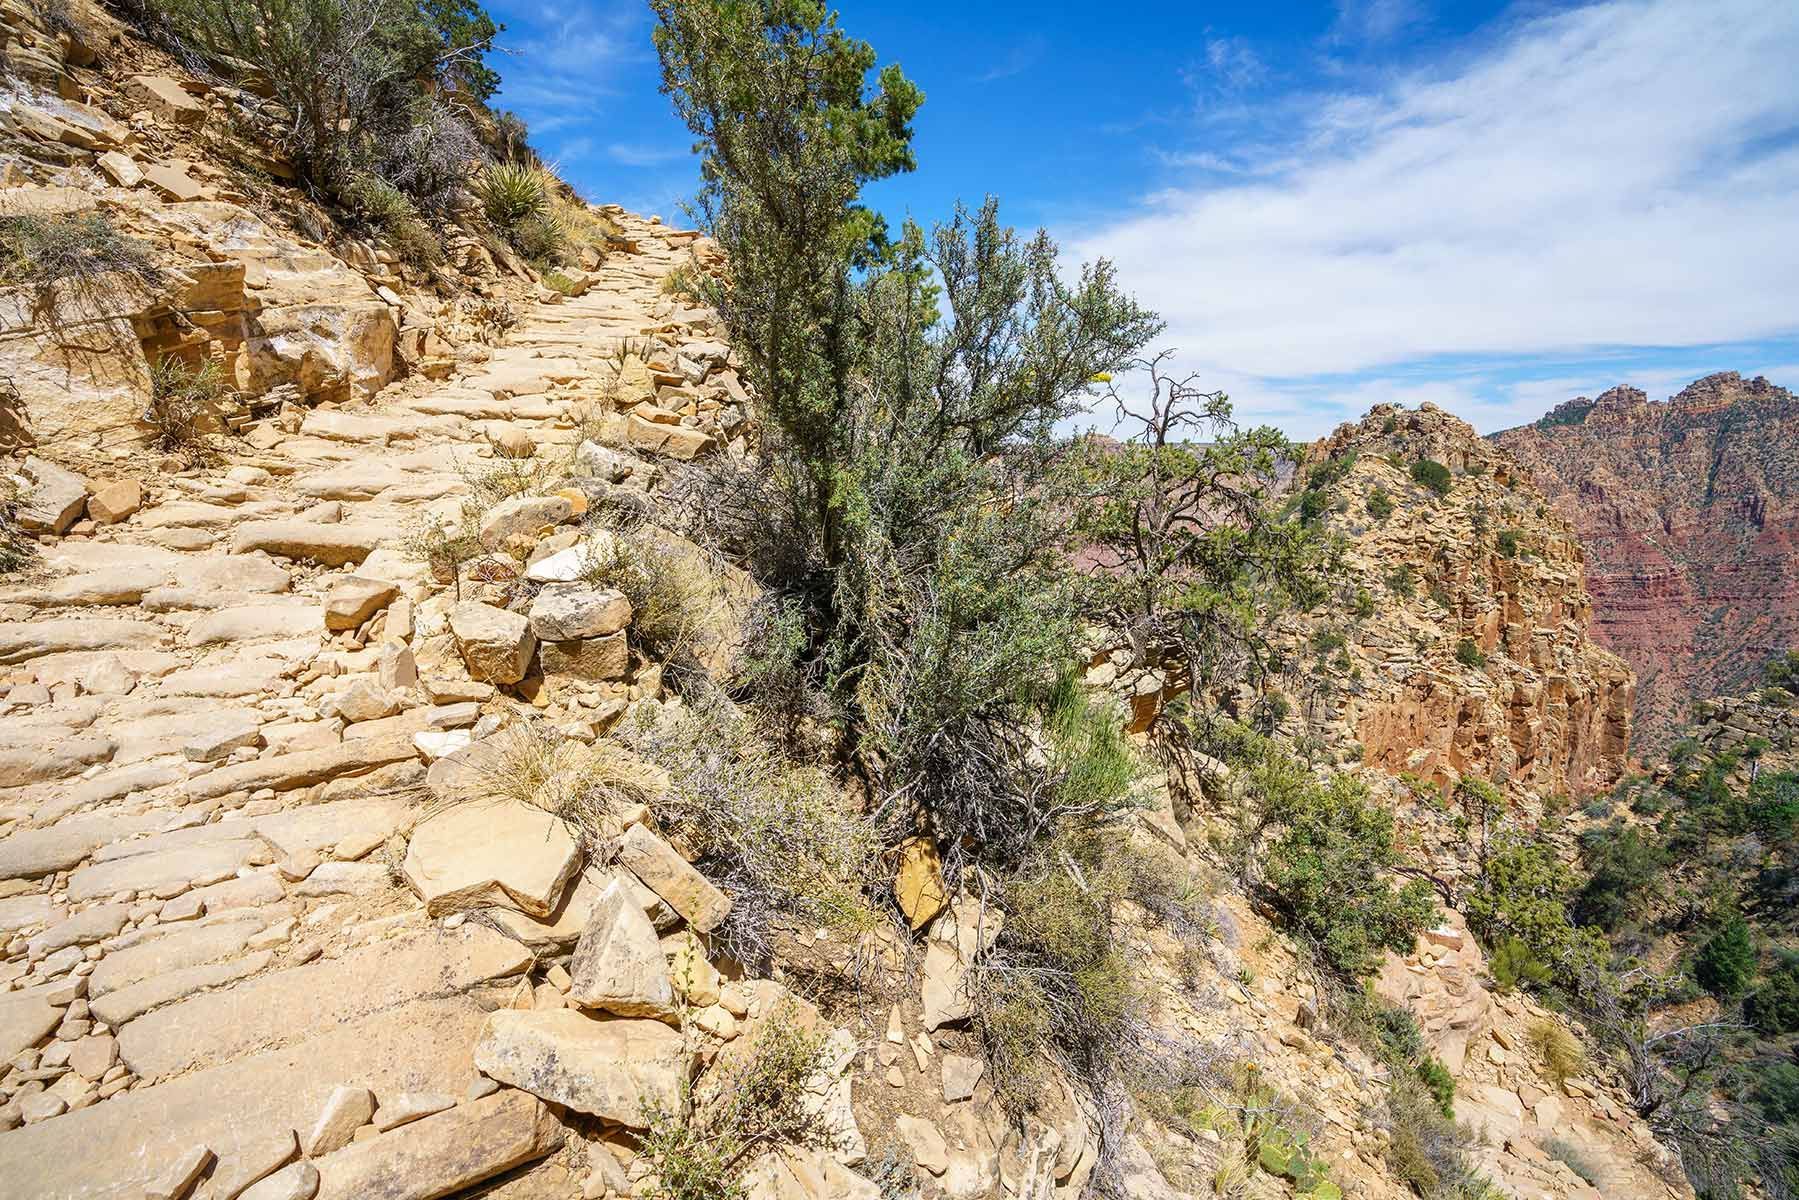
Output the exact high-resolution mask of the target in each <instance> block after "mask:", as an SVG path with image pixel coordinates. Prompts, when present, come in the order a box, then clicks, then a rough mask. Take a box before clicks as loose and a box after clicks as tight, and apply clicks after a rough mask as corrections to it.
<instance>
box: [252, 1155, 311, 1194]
mask: <svg viewBox="0 0 1799 1200" xmlns="http://www.w3.org/2000/svg"><path fill="white" fill-rule="evenodd" d="M318 1193H319V1169H318V1168H317V1167H315V1166H313V1165H312V1164H311V1163H309V1162H297V1163H291V1164H289V1165H288V1166H285V1167H282V1168H281V1169H280V1170H279V1171H276V1172H275V1173H274V1174H273V1175H270V1176H269V1177H268V1178H267V1179H264V1180H261V1181H260V1182H258V1183H256V1184H253V1185H252V1186H251V1187H250V1189H249V1190H248V1191H246V1192H244V1193H243V1195H242V1196H241V1198H240V1200H313V1197H315V1196H317V1195H318Z"/></svg>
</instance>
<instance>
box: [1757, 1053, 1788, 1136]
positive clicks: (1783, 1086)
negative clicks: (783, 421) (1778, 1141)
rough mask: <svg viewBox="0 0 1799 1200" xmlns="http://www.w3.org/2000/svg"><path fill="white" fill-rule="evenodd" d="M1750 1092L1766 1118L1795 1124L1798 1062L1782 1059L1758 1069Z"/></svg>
mask: <svg viewBox="0 0 1799 1200" xmlns="http://www.w3.org/2000/svg"><path fill="white" fill-rule="evenodd" d="M1750 1095H1751V1096H1752V1097H1753V1098H1754V1100H1755V1103H1756V1106H1757V1107H1758V1108H1760V1109H1761V1111H1762V1115H1763V1116H1764V1117H1766V1118H1767V1119H1768V1120H1769V1121H1771V1122H1773V1123H1774V1124H1776V1125H1799V1065H1796V1064H1794V1063H1790V1062H1783V1063H1774V1064H1772V1065H1770V1066H1767V1067H1763V1068H1760V1069H1758V1070H1757V1071H1756V1073H1755V1083H1754V1085H1753V1087H1752V1089H1751V1091H1750Z"/></svg>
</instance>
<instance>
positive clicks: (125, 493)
mask: <svg viewBox="0 0 1799 1200" xmlns="http://www.w3.org/2000/svg"><path fill="white" fill-rule="evenodd" d="M143 506H144V487H143V485H142V484H140V483H139V482H138V481H137V480H135V479H121V480H118V481H117V482H114V483H109V484H106V485H105V486H104V487H102V488H100V489H99V490H98V491H96V492H95V493H94V494H93V495H91V496H89V497H88V498H87V515H88V516H89V517H91V518H93V521H94V524H96V525H116V524H118V523H119V522H120V521H123V520H124V519H125V518H126V517H129V516H130V515H131V514H133V513H135V512H136V511H137V510H138V509H140V508H142V507H143Z"/></svg>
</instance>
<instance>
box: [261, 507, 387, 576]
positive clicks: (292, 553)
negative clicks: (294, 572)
mask: <svg viewBox="0 0 1799 1200" xmlns="http://www.w3.org/2000/svg"><path fill="white" fill-rule="evenodd" d="M391 532H392V531H391V530H390V529H389V528H388V527H387V526H385V525H378V524H373V523H369V524H356V523H353V522H347V521H339V522H335V523H331V524H326V523H324V522H320V521H301V520H293V519H288V518H283V519H279V520H272V521H246V522H244V523H243V524H242V525H239V526H238V527H237V528H236V529H235V530H233V531H232V534H231V552H232V553H233V554H248V553H249V552H250V551H252V550H264V551H267V552H268V553H269V554H273V555H276V556H277V557H280V558H292V559H300V560H304V561H307V562H315V563H319V564H320V565H322V566H327V567H341V566H343V565H345V564H346V563H359V562H361V561H362V560H363V559H365V558H367V557H368V556H369V555H370V554H371V553H373V552H374V549H375V544H376V543H377V542H379V541H380V540H381V539H382V538H383V537H385V536H387V535H388V534H389V533H391Z"/></svg>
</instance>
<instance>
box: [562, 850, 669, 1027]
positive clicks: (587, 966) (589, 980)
mask: <svg viewBox="0 0 1799 1200" xmlns="http://www.w3.org/2000/svg"><path fill="white" fill-rule="evenodd" d="M570 965H571V972H570V973H571V975H572V981H571V986H570V987H569V989H568V992H569V996H570V998H572V999H573V1000H574V1001H575V1003H576V1004H579V1005H580V1006H581V1007H583V1008H593V1009H600V1010H602V1011H604V1012H610V1013H616V1014H618V1015H620V1016H626V1017H661V1016H666V1015H668V1014H670V1013H673V1012H674V1011H675V992H674V985H673V983H672V982H671V980H670V977H669V968H668V959H667V958H666V957H665V956H664V955H663V953H662V945H661V943H660V942H659V941H658V940H657V938H656V930H655V928H654V927H653V926H652V925H651V924H650V919H649V917H648V916H646V915H645V914H644V911H643V909H642V908H641V907H640V906H639V905H638V903H637V901H636V899H635V898H634V897H633V896H632V894H631V891H630V889H629V888H627V887H626V886H625V884H624V881H623V880H618V879H615V880H613V881H612V883H611V884H610V885H609V886H608V887H607V888H606V890H605V891H603V892H601V893H600V897H599V899H598V900H597V901H595V903H594V907H593V912H592V915H591V916H590V917H589V918H588V921H587V926H586V928H585V929H583V930H582V932H581V939H580V941H579V942H577V943H576V945H575V953H574V957H573V959H572V960H571V964H570Z"/></svg>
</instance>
